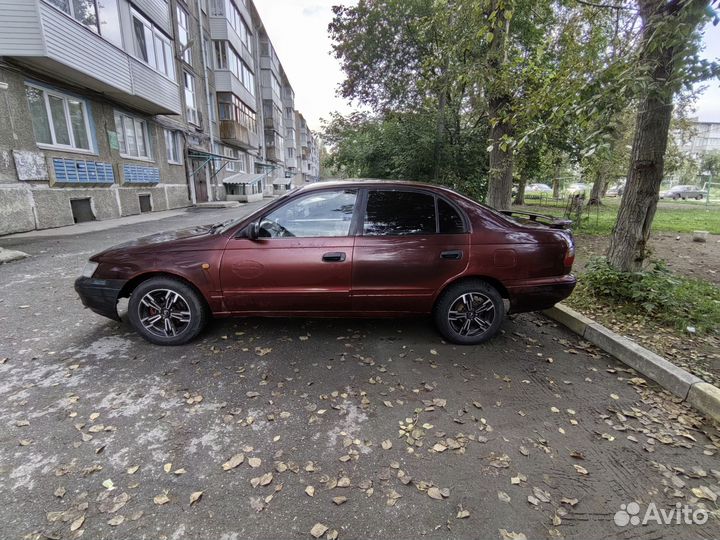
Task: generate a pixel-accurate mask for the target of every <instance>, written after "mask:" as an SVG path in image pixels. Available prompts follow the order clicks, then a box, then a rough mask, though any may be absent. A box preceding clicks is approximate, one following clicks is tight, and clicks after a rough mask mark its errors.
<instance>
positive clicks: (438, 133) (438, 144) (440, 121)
mask: <svg viewBox="0 0 720 540" xmlns="http://www.w3.org/2000/svg"><path fill="white" fill-rule="evenodd" d="M446 104H447V98H446V94H445V90H444V89H442V90H441V91H440V95H439V96H438V113H437V119H436V123H435V148H434V152H433V153H434V161H435V164H434V167H433V180H434V181H435V182H437V181H438V180H439V179H440V161H441V156H442V148H443V141H444V138H445V106H446Z"/></svg>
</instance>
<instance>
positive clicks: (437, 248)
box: [75, 181, 575, 345]
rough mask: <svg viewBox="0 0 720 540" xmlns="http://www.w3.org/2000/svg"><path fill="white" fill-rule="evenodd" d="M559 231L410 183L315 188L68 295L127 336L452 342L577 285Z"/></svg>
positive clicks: (188, 232)
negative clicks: (247, 330)
mask: <svg viewBox="0 0 720 540" xmlns="http://www.w3.org/2000/svg"><path fill="white" fill-rule="evenodd" d="M566 225H567V222H560V221H556V220H553V219H552V218H547V217H545V216H539V215H536V214H516V213H501V212H496V211H494V210H492V209H490V208H487V207H485V206H482V205H480V204H478V203H476V202H474V201H472V200H470V199H468V198H466V197H464V196H462V195H459V194H458V193H455V192H454V191H451V190H449V189H445V188H442V187H439V186H434V185H426V184H419V183H414V182H380V181H352V182H326V183H318V184H313V185H311V186H306V187H303V188H300V189H297V190H295V191H293V192H291V193H289V194H287V195H284V196H283V197H280V198H278V199H276V200H274V201H272V202H271V203H270V204H268V205H266V206H265V207H263V208H261V209H260V210H257V211H256V212H254V213H253V214H251V215H249V216H246V217H242V218H238V219H235V220H230V221H227V222H224V223H219V224H216V225H212V226H203V227H195V228H191V229H184V230H180V231H175V232H170V233H161V234H155V235H152V236H148V237H145V238H140V239H138V240H135V241H133V242H129V243H127V244H123V245H120V246H116V247H113V248H111V249H109V250H107V251H104V252H102V253H99V254H97V255H95V256H93V257H91V258H90V261H89V262H88V264H87V266H86V267H85V270H84V271H83V275H82V277H80V278H78V280H77V281H76V282H75V289H76V290H77V292H78V294H79V295H80V298H81V299H82V301H83V303H84V304H85V306H87V307H88V308H90V309H91V310H93V311H95V312H96V313H99V314H101V315H104V316H106V317H110V318H113V319H119V317H118V313H117V303H118V299H119V298H121V297H129V301H128V318H129V320H130V323H131V324H132V325H133V327H135V329H136V330H137V332H138V333H139V334H140V335H141V336H143V337H144V338H145V339H147V340H148V341H151V342H152V343H157V344H160V345H178V344H181V343H185V342H187V341H189V340H191V339H192V338H194V337H195V336H197V335H198V333H200V331H201V330H202V329H203V326H205V323H206V322H207V321H208V319H209V318H210V317H211V316H214V317H231V316H272V317H285V316H303V317H356V316H360V317H396V316H405V315H428V314H431V315H432V316H433V318H434V320H435V323H436V326H437V329H438V330H439V332H440V333H441V334H442V335H443V337H445V338H446V339H448V340H449V341H452V342H455V343H460V344H476V343H481V342H483V341H485V340H487V339H489V338H490V337H492V336H493V335H495V334H496V333H497V332H498V330H499V328H500V325H501V323H502V321H503V318H504V316H505V313H506V311H508V310H509V311H510V312H511V313H518V312H524V311H535V310H540V309H545V308H548V307H550V306H552V305H553V304H555V303H556V302H559V301H560V300H563V299H564V298H566V297H567V296H568V295H570V293H571V292H572V290H573V288H574V287H575V278H574V277H573V276H572V274H571V273H570V271H571V268H572V264H573V260H574V256H575V248H574V244H573V240H572V236H571V234H570V232H569V231H568V230H565V229H564V227H565V226H566Z"/></svg>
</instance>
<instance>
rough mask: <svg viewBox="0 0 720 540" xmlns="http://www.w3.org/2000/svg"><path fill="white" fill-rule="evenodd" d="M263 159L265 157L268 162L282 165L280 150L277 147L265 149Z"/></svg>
mask: <svg viewBox="0 0 720 540" xmlns="http://www.w3.org/2000/svg"><path fill="white" fill-rule="evenodd" d="M265 157H266V159H268V160H270V161H275V162H277V163H282V161H283V155H282V148H278V147H277V146H268V147H267V148H266V149H265Z"/></svg>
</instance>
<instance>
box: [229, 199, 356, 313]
mask: <svg viewBox="0 0 720 540" xmlns="http://www.w3.org/2000/svg"><path fill="white" fill-rule="evenodd" d="M357 197H358V190H357V189H327V190H313V191H311V192H309V193H307V194H304V195H298V196H297V197H294V198H291V199H290V200H289V201H288V202H287V203H285V204H284V205H282V206H280V207H279V208H276V209H274V210H272V211H271V212H270V213H269V214H267V215H266V216H263V217H262V218H261V219H260V227H259V230H260V237H259V238H257V239H255V240H253V239H250V238H248V237H238V238H233V239H232V240H230V241H229V242H228V244H227V247H226V248H225V253H224V255H223V260H222V264H221V272H220V279H221V283H222V289H223V297H224V301H225V305H226V307H227V309H228V311H231V312H236V313H240V312H253V313H262V314H268V315H270V314H282V313H291V312H295V313H297V312H316V313H327V312H343V311H349V309H350V276H351V268H352V266H351V265H352V256H353V241H354V238H353V236H352V235H351V232H352V227H353V226H354V222H353V216H354V215H355V203H356V201H357Z"/></svg>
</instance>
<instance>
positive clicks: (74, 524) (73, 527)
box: [70, 516, 85, 531]
mask: <svg viewBox="0 0 720 540" xmlns="http://www.w3.org/2000/svg"><path fill="white" fill-rule="evenodd" d="M83 523H85V516H80V517H79V518H77V519H75V521H73V522H72V523H71V524H70V530H71V531H77V530H78V529H79V528H80V527H82V525H83Z"/></svg>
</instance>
